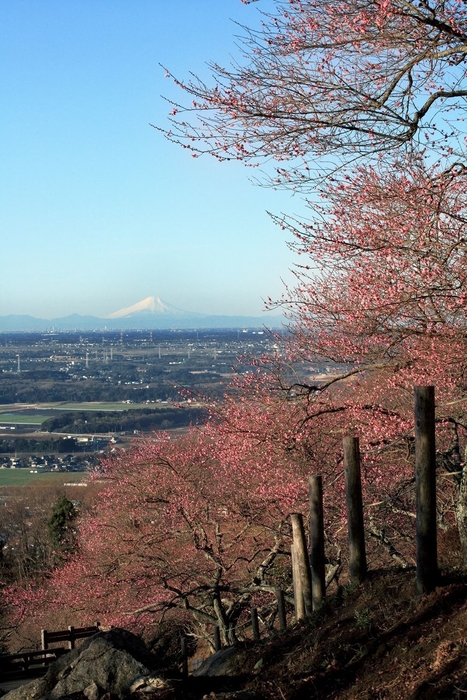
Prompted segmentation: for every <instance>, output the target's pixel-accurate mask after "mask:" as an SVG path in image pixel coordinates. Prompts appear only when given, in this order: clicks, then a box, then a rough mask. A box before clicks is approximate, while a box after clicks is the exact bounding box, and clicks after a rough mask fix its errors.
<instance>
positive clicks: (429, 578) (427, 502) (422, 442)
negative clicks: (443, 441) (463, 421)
mask: <svg viewBox="0 0 467 700" xmlns="http://www.w3.org/2000/svg"><path fill="white" fill-rule="evenodd" d="M415 488H416V501H417V520H416V523H417V592H418V593H419V595H422V594H424V593H429V592H430V591H432V590H434V588H435V587H436V584H437V580H438V560H437V559H438V557H437V541H436V444H435V389H434V387H433V386H417V387H415Z"/></svg>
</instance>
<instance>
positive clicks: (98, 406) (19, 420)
mask: <svg viewBox="0 0 467 700" xmlns="http://www.w3.org/2000/svg"><path fill="white" fill-rule="evenodd" d="M138 408H139V409H141V408H150V409H152V410H153V411H157V410H158V409H161V408H167V404H147V403H122V402H121V401H118V402H117V401H115V402H108V403H105V402H102V403H101V402H92V403H63V404H41V405H39V406H37V407H33V406H31V407H28V408H23V407H18V408H16V406H5V405H0V425H1V424H2V423H3V424H5V425H35V426H39V425H42V423H43V422H44V421H46V420H47V419H48V418H51V417H52V416H54V415H57V413H65V412H68V411H134V410H136V409H138ZM2 410H3V411H5V412H4V413H2Z"/></svg>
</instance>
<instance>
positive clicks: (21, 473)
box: [0, 469, 86, 488]
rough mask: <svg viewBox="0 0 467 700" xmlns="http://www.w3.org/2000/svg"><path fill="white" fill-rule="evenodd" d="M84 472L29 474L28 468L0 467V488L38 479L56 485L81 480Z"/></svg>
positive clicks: (33, 481) (29, 482)
mask: <svg viewBox="0 0 467 700" xmlns="http://www.w3.org/2000/svg"><path fill="white" fill-rule="evenodd" d="M85 477H86V472H43V473H40V474H31V472H30V471H29V469H0V488H1V487H2V486H26V485H27V486H29V485H30V484H32V483H35V484H37V483H38V482H39V481H40V482H41V483H42V484H43V483H44V482H45V481H48V482H53V483H55V484H57V485H60V484H64V483H66V482H69V481H81V480H83V479H85Z"/></svg>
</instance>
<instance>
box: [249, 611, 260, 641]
mask: <svg viewBox="0 0 467 700" xmlns="http://www.w3.org/2000/svg"><path fill="white" fill-rule="evenodd" d="M250 615H251V632H252V634H253V639H254V640H255V642H257V641H259V638H260V636H259V622H258V610H257V608H251V610H250Z"/></svg>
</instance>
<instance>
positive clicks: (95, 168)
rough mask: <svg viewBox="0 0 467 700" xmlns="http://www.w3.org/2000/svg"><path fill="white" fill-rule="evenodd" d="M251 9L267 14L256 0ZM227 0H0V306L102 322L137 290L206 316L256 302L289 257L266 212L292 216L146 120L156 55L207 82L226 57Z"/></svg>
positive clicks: (242, 9) (174, 94)
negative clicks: (213, 65) (212, 65)
mask: <svg viewBox="0 0 467 700" xmlns="http://www.w3.org/2000/svg"><path fill="white" fill-rule="evenodd" d="M260 9H261V10H264V11H267V10H270V9H272V2H271V0H263V2H262V3H261V8H260ZM259 19H260V15H259V12H258V9H257V7H256V6H255V4H253V5H248V6H246V5H243V4H242V3H241V2H240V0H223V2H222V3H219V2H218V0H197V1H196V3H194V2H193V1H192V0H181V1H180V2H177V3H176V4H169V3H165V2H159V1H157V2H154V0H139V1H138V3H134V2H131V0H114V2H112V4H111V5H109V4H108V3H104V2H101V1H98V2H96V0H80V2H77V1H75V2H67V3H63V2H61V0H47V2H45V3H37V2H35V1H34V0H23V1H22V2H20V3H16V2H11V1H9V2H4V3H2V4H1V5H0V22H1V26H2V42H1V46H0V57H1V59H0V60H1V63H2V66H3V70H2V71H1V77H0V89H1V92H2V97H3V101H2V111H1V113H0V131H1V136H2V159H1V165H0V178H1V183H2V186H1V188H0V192H1V194H0V207H1V211H2V243H3V246H2V262H3V264H2V275H1V276H0V316H4V315H8V314H30V315H32V316H36V317H40V318H53V317H60V316H66V315H69V314H72V313H79V314H82V315H85V314H89V315H95V316H99V317H104V316H106V315H108V314H110V313H112V312H115V311H116V310H117V309H120V308H123V307H127V306H131V305H132V304H134V303H136V302H137V301H139V300H141V299H144V298H145V297H147V296H152V295H154V296H160V297H161V298H162V299H165V300H167V301H168V302H169V303H170V304H173V305H174V306H177V307H179V308H182V309H187V310H190V311H191V310H192V311H199V312H202V313H206V314H226V315H254V316H257V315H259V314H261V313H262V310H263V308H264V305H263V299H265V298H266V297H268V296H271V297H272V298H279V297H280V295H281V293H282V289H283V283H282V281H281V280H285V281H291V279H292V275H291V273H290V272H289V268H290V267H292V265H293V262H294V258H293V255H292V253H291V252H290V251H289V250H288V249H287V247H286V244H285V241H284V234H283V232H282V231H281V230H280V229H279V228H278V227H277V226H274V225H273V223H272V221H271V220H270V219H269V217H268V216H267V214H266V210H269V211H272V212H275V213H280V212H288V213H297V202H296V200H293V199H292V197H291V195H290V194H288V193H286V192H275V191H273V190H271V189H267V188H260V187H257V186H254V185H253V184H252V183H251V182H250V181H249V179H248V178H249V174H250V173H249V171H248V170H246V169H244V168H243V167H242V166H240V165H236V164H233V163H224V164H219V163H217V162H216V161H215V160H214V159H213V158H209V157H206V158H200V159H193V158H191V157H190V155H189V153H188V152H187V151H185V150H183V149H177V148H176V147H174V146H173V145H172V144H170V143H168V142H167V141H166V140H165V139H164V138H163V136H162V135H161V134H160V133H158V132H157V131H156V130H155V129H153V128H151V126H150V124H151V123H152V124H158V125H163V126H164V125H166V124H167V115H168V113H169V111H170V107H169V105H168V104H167V102H165V101H164V100H163V99H162V97H161V95H164V96H166V97H168V98H173V99H175V100H183V95H182V94H181V93H180V90H179V89H178V88H176V87H175V86H174V85H173V84H172V83H171V82H170V81H169V80H167V79H166V78H165V74H164V71H163V70H162V68H161V67H160V65H159V64H163V65H166V66H167V67H168V68H169V69H170V70H172V71H173V72H174V73H175V74H176V75H177V76H180V77H181V78H184V77H187V76H188V73H189V71H193V72H195V73H198V74H199V75H200V76H202V77H204V78H206V80H208V81H209V74H208V71H207V68H206V62H207V61H209V60H214V61H218V62H219V63H228V62H229V60H230V58H229V57H230V56H235V55H237V56H238V49H237V48H236V46H235V35H238V34H241V29H239V27H238V26H236V25H235V24H234V22H232V21H231V20H234V21H235V22H238V23H241V24H244V25H248V26H254V25H255V24H256V25H257V24H258V22H259Z"/></svg>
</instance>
